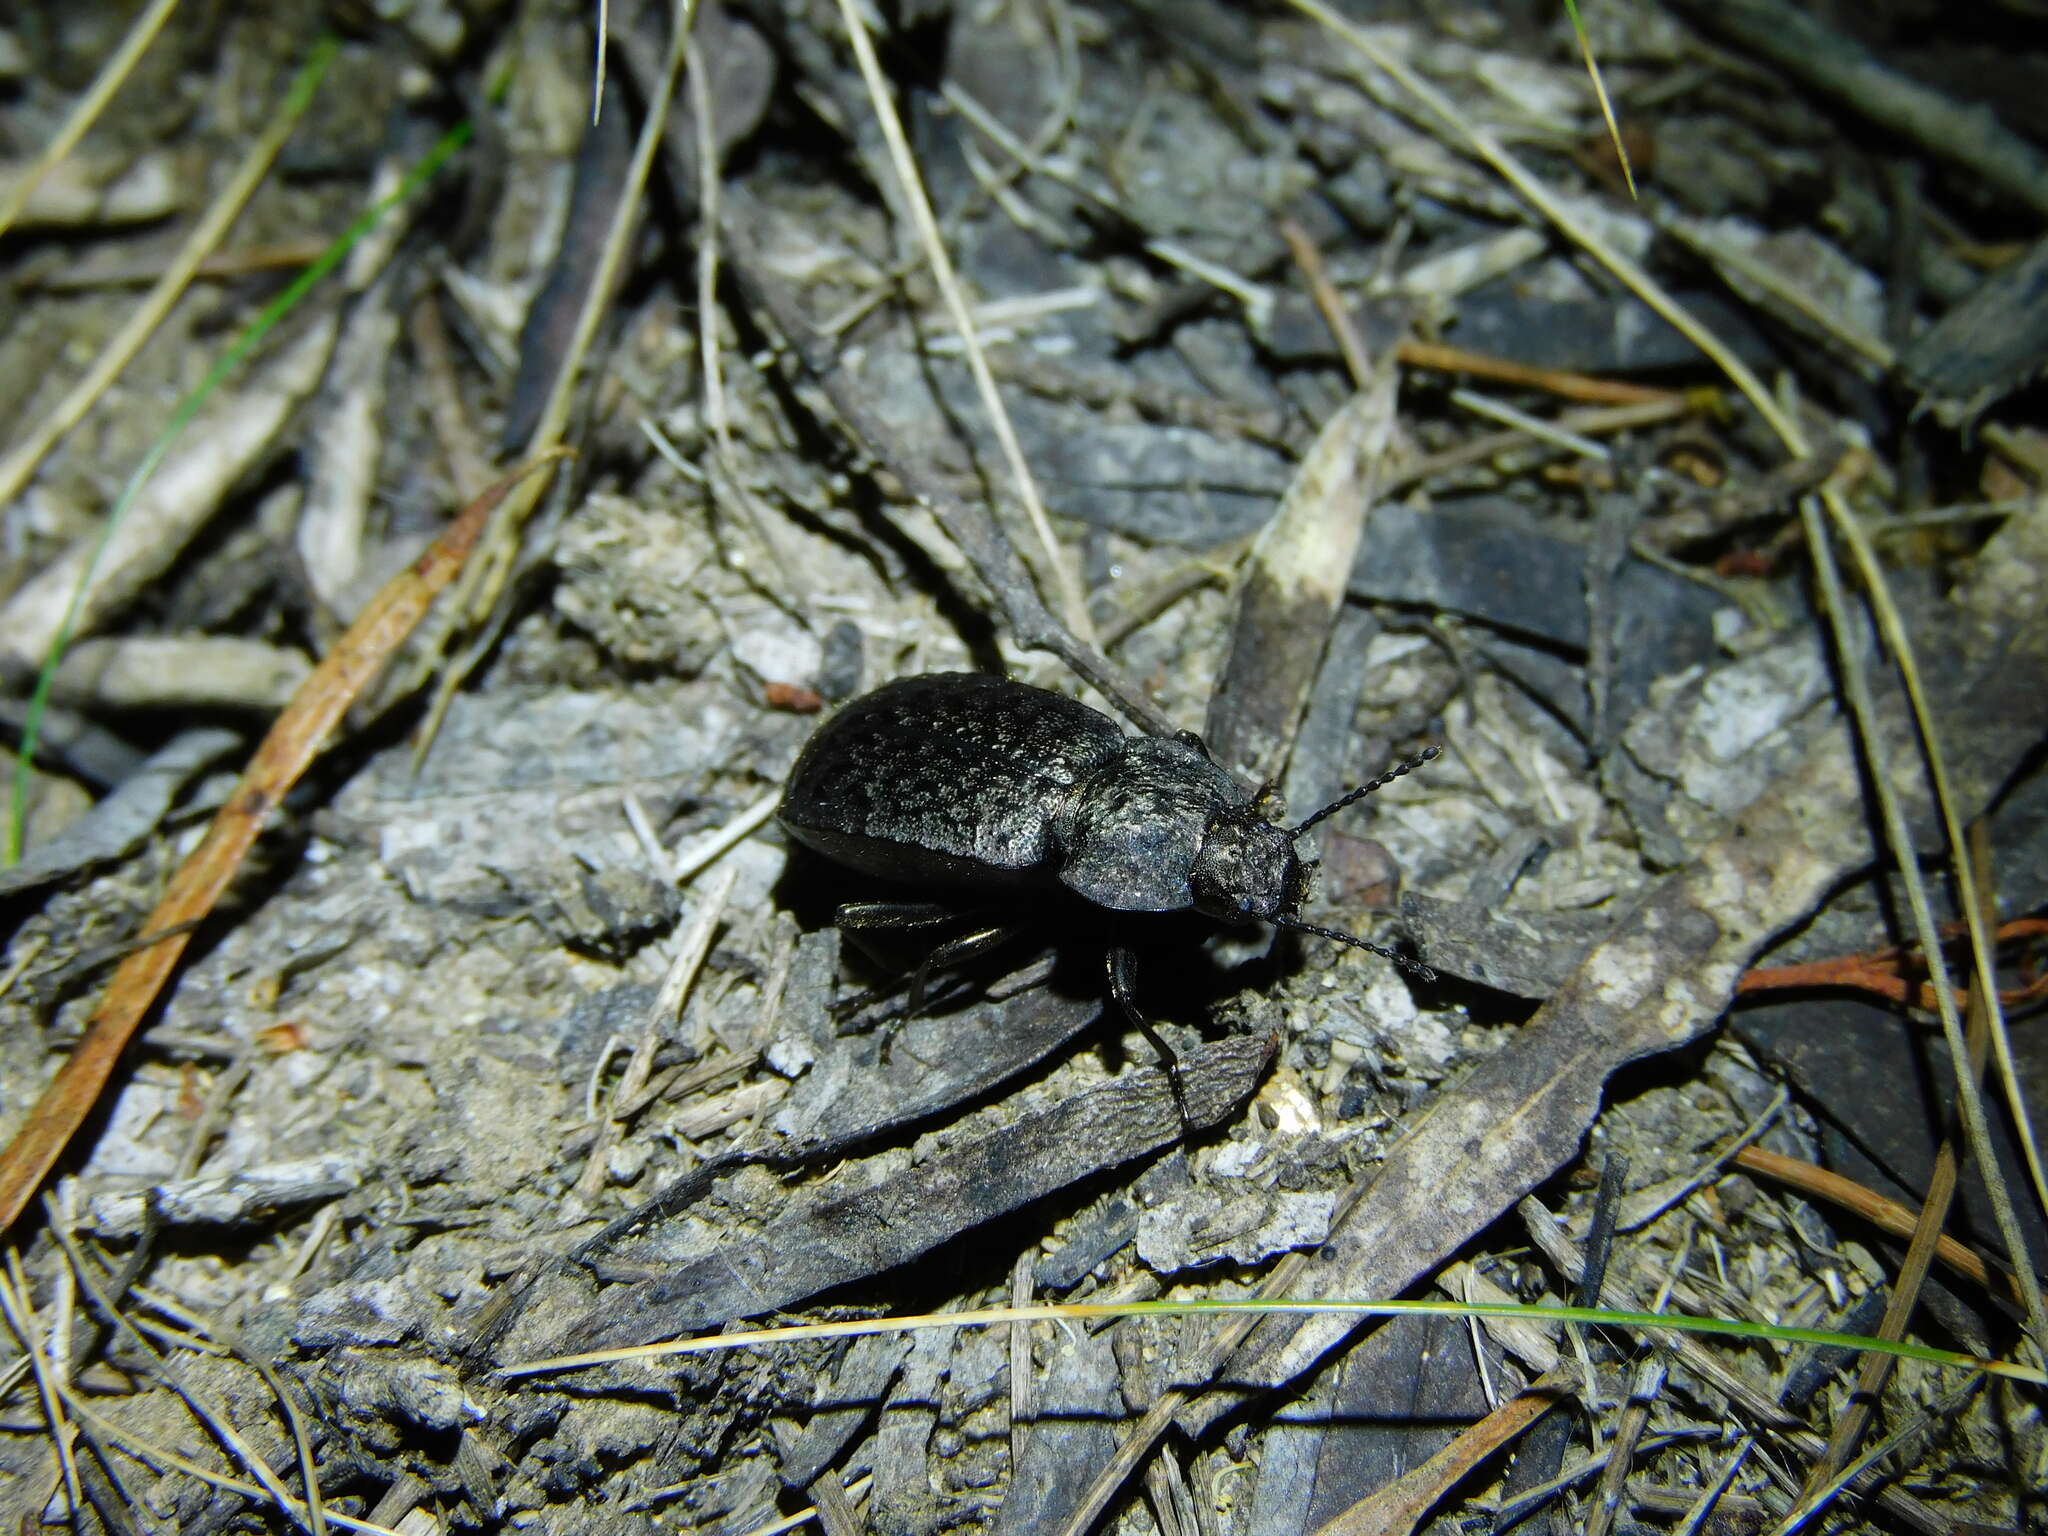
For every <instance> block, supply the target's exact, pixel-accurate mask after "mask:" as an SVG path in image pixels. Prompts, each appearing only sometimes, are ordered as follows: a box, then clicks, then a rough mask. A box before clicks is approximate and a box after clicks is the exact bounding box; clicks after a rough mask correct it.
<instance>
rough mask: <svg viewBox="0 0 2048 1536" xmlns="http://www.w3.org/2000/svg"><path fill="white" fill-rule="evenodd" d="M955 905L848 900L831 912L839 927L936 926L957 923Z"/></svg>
mask: <svg viewBox="0 0 2048 1536" xmlns="http://www.w3.org/2000/svg"><path fill="white" fill-rule="evenodd" d="M959 918H960V909H959V908H958V907H948V906H942V905H941V904H940V903H938V902H936V901H849V902H848V903H846V905H845V906H843V907H841V908H840V909H839V911H838V912H837V913H836V914H834V918H833V920H834V921H835V922H836V923H838V925H839V926H840V927H841V928H851V929H855V930H860V931H872V930H874V929H878V928H879V929H885V930H886V929H892V928H938V927H941V926H943V925H944V924H946V923H951V922H957V921H958V920H959Z"/></svg>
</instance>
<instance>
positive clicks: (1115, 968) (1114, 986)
mask: <svg viewBox="0 0 2048 1536" xmlns="http://www.w3.org/2000/svg"><path fill="white" fill-rule="evenodd" d="M1131 972H1132V964H1131V952H1130V951H1129V950H1128V949H1126V948H1124V946H1123V945H1121V944H1112V945H1111V946H1110V949H1109V995H1110V996H1111V997H1113V998H1115V999H1116V1004H1117V1006H1118V1007H1119V1008H1121V1009H1123V1011H1124V1017H1125V1018H1126V1019H1128V1020H1130V1022H1131V1028H1133V1029H1135V1030H1136V1031H1137V1032H1138V1033H1139V1034H1141V1035H1143V1036H1144V1037H1145V1043H1146V1044H1147V1045H1149V1046H1151V1047H1152V1049H1153V1051H1154V1052H1155V1053H1156V1054H1157V1055H1158V1057H1159V1064H1160V1065H1161V1066H1162V1067H1164V1068H1166V1086H1167V1087H1168V1088H1170V1089H1172V1090H1173V1107H1174V1109H1175V1110H1176V1111H1178V1112H1179V1114H1180V1134H1181V1140H1183V1141H1185V1140H1187V1138H1188V1137H1189V1136H1191V1135H1192V1134H1193V1133H1194V1129H1195V1126H1194V1122H1193V1121H1192V1120H1190V1119H1189V1118H1188V1099H1187V1094H1186V1093H1185V1092H1184V1091H1183V1090H1182V1088H1181V1082H1180V1057H1179V1056H1177V1055H1175V1054H1174V1050H1173V1047H1172V1046H1170V1045H1168V1044H1167V1043H1166V1041H1165V1040H1164V1039H1163V1038H1162V1037H1161V1035H1160V1033H1159V1031H1158V1030H1157V1029H1155V1028H1153V1026H1152V1021H1151V1020H1150V1019H1148V1018H1146V1017H1145V1015H1144V1013H1143V1012H1142V1011H1140V1009H1139V1007H1138V999H1137V994H1136V993H1135V991H1134V990H1133V988H1132V986H1131Z"/></svg>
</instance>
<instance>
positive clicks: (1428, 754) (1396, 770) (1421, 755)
mask: <svg viewBox="0 0 2048 1536" xmlns="http://www.w3.org/2000/svg"><path fill="white" fill-rule="evenodd" d="M1443 752H1444V749H1443V748H1442V747H1424V748H1423V749H1422V750H1421V751H1420V752H1418V753H1416V754H1415V755H1414V756H1413V757H1411V758H1409V759H1408V760H1407V761H1406V762H1405V763H1396V764H1395V765H1394V766H1393V767H1391V768H1389V769H1388V770H1387V771H1386V772H1385V773H1383V774H1381V775H1380V776H1379V777H1378V778H1376V779H1374V780H1372V781H1371V782H1370V783H1368V784H1361V785H1359V786H1358V788H1356V789H1354V790H1351V791H1349V792H1348V793H1346V794H1342V795H1339V796H1338V797H1337V798H1336V799H1335V800H1332V801H1331V802H1330V803H1329V804H1328V805H1326V806H1324V807H1323V808H1322V809H1321V810H1320V811H1317V812H1316V813H1315V815H1313V816H1311V817H1309V819H1308V820H1307V821H1304V822H1303V823H1302V824H1301V825H1300V826H1298V827H1296V828H1294V830H1293V831H1291V832H1289V833H1288V834H1287V835H1288V837H1289V838H1298V837H1300V836H1301V834H1302V833H1304V832H1306V831H1307V830H1308V829H1309V828H1310V827H1312V826H1314V825H1315V824H1316V823H1317V822H1319V821H1321V820H1322V819H1323V818H1324V817H1325V816H1331V815H1335V814H1336V813H1337V812H1338V811H1341V810H1343V809H1344V807H1345V806H1347V805H1352V804H1355V803H1356V802H1357V801H1360V800H1363V799H1364V798H1365V797H1366V796H1367V795H1369V794H1371V793H1372V792H1373V791H1374V790H1376V789H1385V788H1386V787H1387V786H1388V785H1389V784H1391V783H1393V782H1394V780H1396V779H1398V778H1400V777H1401V775H1402V774H1404V773H1413V772H1414V771H1415V770H1416V769H1418V768H1420V767H1421V766H1422V765H1423V764H1424V763H1426V762H1429V761H1430V760H1431V759H1432V758H1438V757H1442V756H1443ZM1352 942H1353V943H1357V942H1358V941H1357V940H1355V939H1354V940H1352ZM1365 947H1366V948H1367V949H1371V948H1372V946H1371V945H1370V944H1368V945H1366V946H1365Z"/></svg>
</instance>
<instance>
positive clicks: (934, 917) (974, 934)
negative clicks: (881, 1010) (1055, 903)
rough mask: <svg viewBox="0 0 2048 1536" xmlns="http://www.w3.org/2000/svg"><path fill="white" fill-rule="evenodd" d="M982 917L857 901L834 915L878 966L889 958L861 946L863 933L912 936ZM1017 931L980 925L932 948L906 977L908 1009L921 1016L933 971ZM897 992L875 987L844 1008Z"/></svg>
mask: <svg viewBox="0 0 2048 1536" xmlns="http://www.w3.org/2000/svg"><path fill="white" fill-rule="evenodd" d="M986 915H987V914H986V913H977V912H972V911H968V912H963V911H961V910H960V909H959V908H957V907H948V906H943V905H941V904H939V903H937V902H929V901H856V902H848V903H847V904H846V905H845V906H842V907H841V908H840V909H839V912H838V923H839V928H840V931H841V932H843V933H845V934H846V935H847V936H848V937H849V938H851V939H852V940H853V941H854V943H855V944H857V945H859V946H860V948H861V950H862V952H863V953H865V954H866V955H867V957H868V958H869V959H870V960H873V961H875V962H876V963H877V964H878V965H887V964H888V963H889V960H888V957H887V956H885V955H881V954H877V953H876V952H875V951H874V950H873V949H872V948H870V947H869V946H868V945H867V944H865V943H862V942H861V935H862V934H863V933H913V932H916V931H917V930H919V929H923V928H943V927H951V926H955V925H957V924H960V923H964V922H975V921H976V920H977V919H980V918H983V917H985V916H986ZM1020 931H1021V930H1020V928H1019V926H1018V925H1017V924H1014V923H987V922H982V923H980V925H979V926H977V927H975V928H974V929H972V930H971V931H969V932H967V933H962V934H956V935H955V936H954V937H952V938H950V939H947V940H945V941H944V942H942V943H940V944H938V945H937V946H936V947H934V948H933V949H932V950H931V951H930V952H929V953H928V954H926V955H925V957H924V958H923V959H922V960H921V961H919V962H918V964H917V968H916V969H915V970H913V971H912V972H911V973H910V998H909V1004H908V1011H909V1012H911V1013H913V1014H915V1013H922V1012H923V1011H924V1005H925V1001H926V995H927V991H928V988H929V986H930V983H931V978H932V973H933V972H935V971H947V970H951V969H953V968H954V967H956V966H960V965H965V964H966V963H967V962H968V961H970V960H973V959H975V958H976V957H978V956H980V955H985V954H987V953H988V952H989V951H991V950H994V949H998V948H1000V947H1001V946H1002V945H1004V944H1005V943H1007V942H1008V941H1009V940H1010V939H1012V938H1014V937H1015V936H1016V935H1017V934H1018V932H1020ZM894 990H895V987H894V986H893V985H891V986H889V987H875V988H870V989H869V990H868V991H866V992H864V993H862V994H861V995H860V996H859V997H857V998H854V999H852V1000H851V1001H850V1002H849V1003H847V1004H844V1005H842V1006H843V1007H844V1008H845V1010H846V1011H848V1012H852V1011H856V1010H858V1009H860V1008H865V1007H866V1006H867V1005H868V1004H870V1003H873V1002H876V1001H878V1000H879V999H881V998H883V997H886V996H888V995H889V994H890V993H891V992H893V991H894Z"/></svg>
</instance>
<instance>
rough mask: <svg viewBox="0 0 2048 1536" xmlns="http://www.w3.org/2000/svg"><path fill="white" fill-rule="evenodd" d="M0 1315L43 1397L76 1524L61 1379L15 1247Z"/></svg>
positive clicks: (2, 1283) (74, 1468)
mask: <svg viewBox="0 0 2048 1536" xmlns="http://www.w3.org/2000/svg"><path fill="white" fill-rule="evenodd" d="M0 1316H5V1318H6V1319H7V1326H8V1327H9V1328H12V1329H13V1330H14V1336H15V1338H16V1339H18V1340H19V1341H20V1343H21V1355H22V1358H23V1359H24V1360H26V1361H27V1362H28V1365H29V1369H30V1370H31V1371H33V1372H34V1373H35V1378H36V1396H37V1397H38V1398H40V1399H41V1400H42V1404H43V1418H44V1419H45V1420H46V1421H47V1422H48V1425H49V1432H50V1444H51V1445H52V1446H53V1447H54V1448H55V1450H56V1455H57V1464H58V1466H59V1467H60V1468H62V1470H63V1473H64V1498H65V1501H66V1503H67V1505H68V1506H69V1508H70V1510H71V1521H72V1525H73V1526H74V1528H76V1527H77V1525H78V1520H79V1511H80V1509H81V1508H82V1507H83V1500H82V1496H81V1495H80V1493H79V1490H78V1464H77V1462H76V1461H75V1460H74V1459H73V1457H72V1453H71V1432H70V1430H69V1429H68V1428H67V1426H66V1425H65V1422H64V1404H63V1399H62V1396H61V1391H62V1380H61V1376H60V1374H59V1372H57V1371H54V1370H52V1368H51V1366H52V1362H51V1361H50V1360H49V1359H48V1358H47V1357H46V1356H45V1354H44V1352H43V1346H42V1343H41V1341H40V1340H39V1339H38V1338H37V1337H36V1335H37V1334H38V1333H39V1332H40V1329H39V1328H38V1327H37V1324H36V1316H35V1313H34V1311H33V1310H32V1309H31V1307H30V1304H29V1294H28V1279H27V1276H25V1275H24V1274H23V1273H22V1269H21V1254H20V1252H19V1250H17V1249H12V1248H10V1249H9V1250H8V1251H7V1273H6V1274H5V1275H0Z"/></svg>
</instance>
